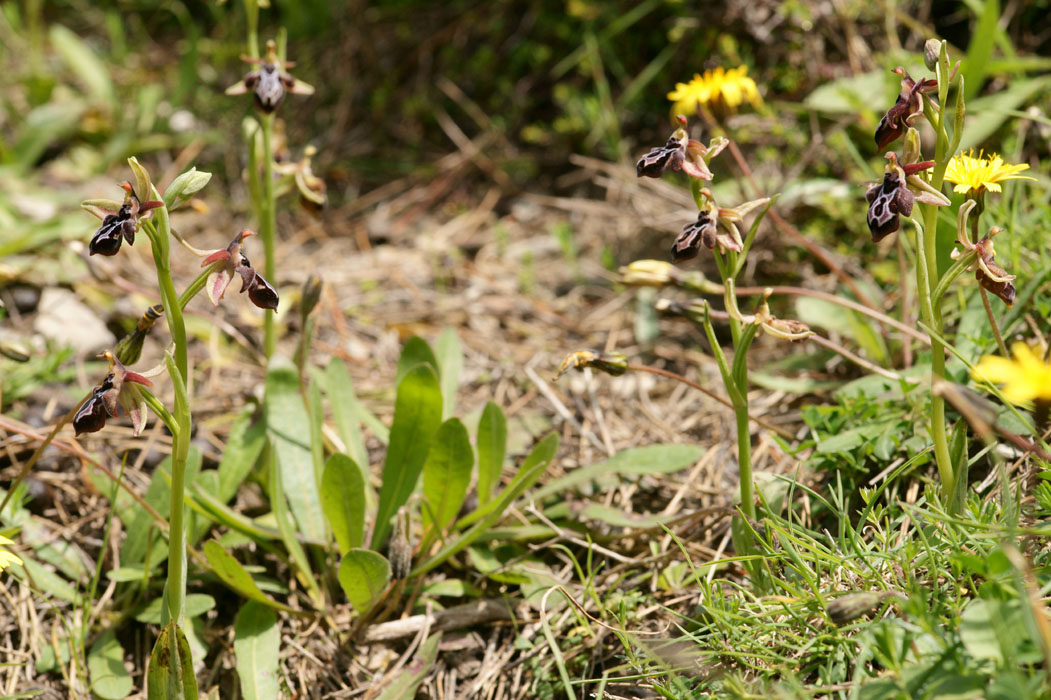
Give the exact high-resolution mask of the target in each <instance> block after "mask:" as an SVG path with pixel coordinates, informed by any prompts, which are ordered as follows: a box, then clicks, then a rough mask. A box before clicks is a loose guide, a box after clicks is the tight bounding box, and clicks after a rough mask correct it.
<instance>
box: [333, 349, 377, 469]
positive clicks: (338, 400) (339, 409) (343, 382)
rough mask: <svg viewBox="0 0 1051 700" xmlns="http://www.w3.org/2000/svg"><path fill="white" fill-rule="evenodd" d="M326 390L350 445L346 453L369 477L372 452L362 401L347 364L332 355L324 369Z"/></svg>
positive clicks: (345, 442)
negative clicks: (367, 445) (368, 447)
mask: <svg viewBox="0 0 1051 700" xmlns="http://www.w3.org/2000/svg"><path fill="white" fill-rule="evenodd" d="M325 393H326V395H327V396H328V402H329V405H330V406H332V417H333V419H335V421H336V430H338V431H339V437H340V439H341V440H343V445H344V446H345V447H346V448H347V454H348V455H350V458H351V459H352V460H354V463H355V464H356V465H358V468H359V469H361V470H362V471H361V476H362V479H367V478H368V474H366V473H365V470H367V469H368V467H369V453H368V450H366V449H365V436H364V434H363V433H362V431H361V419H360V417H359V412H360V411H361V410H362V409H361V404H360V402H359V401H358V397H357V394H355V393H354V384H353V383H352V382H351V381H350V373H349V372H348V371H347V366H346V365H345V364H343V361H342V360H340V359H338V358H333V359H332V361H331V362H329V363H328V367H327V368H326V369H325Z"/></svg>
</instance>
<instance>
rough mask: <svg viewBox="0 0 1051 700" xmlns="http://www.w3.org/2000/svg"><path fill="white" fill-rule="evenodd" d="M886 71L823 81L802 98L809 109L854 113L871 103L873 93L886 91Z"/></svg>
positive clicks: (863, 109) (829, 112) (880, 93)
mask: <svg viewBox="0 0 1051 700" xmlns="http://www.w3.org/2000/svg"><path fill="white" fill-rule="evenodd" d="M886 76H887V72H886V71H882V70H876V71H870V72H868V73H862V74H860V75H851V76H847V77H844V78H837V79H836V80H832V81H829V82H826V83H823V84H822V85H821V86H820V87H818V88H817V89H816V90H814V91H813V92H811V93H810V94H809V95H807V96H806V99H804V100H803V104H804V105H806V106H807V107H809V108H810V109H813V110H816V111H818V112H826V113H828V114H854V113H856V112H861V111H866V110H868V109H870V107H871V105H872V96H873V95H882V94H884V93H885V92H886V90H885V87H886V85H887V82H888V81H887V77H886Z"/></svg>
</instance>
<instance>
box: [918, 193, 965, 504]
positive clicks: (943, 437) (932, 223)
mask: <svg viewBox="0 0 1051 700" xmlns="http://www.w3.org/2000/svg"><path fill="white" fill-rule="evenodd" d="M923 206H924V212H923V213H924V223H925V224H926V225H925V226H920V225H919V223H918V222H916V221H915V220H914V221H913V223H915V224H916V251H917V256H916V292H917V296H918V297H919V301H920V313H921V315H922V316H923V320H924V322H925V323H926V324H927V325H928V326H929V327H930V328H932V329H934V330H935V331H936V333H933V334H931V335H930V340H931V439H933V440H934V458H935V462H936V463H937V466H938V476H939V478H940V479H941V482H942V489H943V490H944V493H945V494H946V495H947V496H951V494H953V493H954V489H955V487H956V470H955V469H954V468H953V464H952V458H951V457H950V455H949V439H948V435H947V434H946V431H945V399H944V398H943V397H942V396H940V395H938V393H937V392H935V391H934V387H935V386H937V385H938V384H939V383H940V382H942V381H944V379H945V347H944V346H943V345H942V341H941V332H942V318H941V312H940V304H937V303H935V301H934V299H933V298H932V297H933V291H934V289H936V288H937V287H938V281H937V279H932V275H931V272H932V269H933V276H934V277H935V278H936V277H937V274H938V272H937V264H938V262H937V247H936V243H937V241H936V238H935V235H936V230H937V229H936V226H937V223H938V222H937V216H938V212H937V209H936V208H935V207H934V206H930V205H923ZM949 502H950V508H953V507H954V505H953V501H952V499H950V501H949Z"/></svg>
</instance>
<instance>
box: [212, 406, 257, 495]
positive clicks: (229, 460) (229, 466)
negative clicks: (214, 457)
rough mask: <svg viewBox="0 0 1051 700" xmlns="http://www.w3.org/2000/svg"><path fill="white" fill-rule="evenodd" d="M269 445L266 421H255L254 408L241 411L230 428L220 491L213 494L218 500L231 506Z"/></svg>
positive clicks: (220, 469)
mask: <svg viewBox="0 0 1051 700" xmlns="http://www.w3.org/2000/svg"><path fill="white" fill-rule="evenodd" d="M265 444H266V423H265V421H262V420H255V419H254V417H253V411H252V409H251V408H247V409H245V410H243V411H241V413H240V414H239V415H238V416H237V418H236V419H235V420H234V424H233V425H232V426H231V427H230V435H229V437H227V439H226V448H225V449H224V450H223V457H222V459H221V460H219V467H218V471H219V490H218V491H217V492H216V493H214V494H212V495H213V496H215V498H216V499H217V500H219V501H220V502H222V503H227V502H228V501H229V500H230V499H231V498H233V497H234V495H235V494H236V493H237V489H238V488H240V486H241V484H242V483H243V482H244V480H245V479H247V478H248V474H249V473H250V472H251V471H252V467H253V466H254V465H255V463H256V462H257V461H258V460H259V454H260V453H261V452H262V451H263V446H264V445H265Z"/></svg>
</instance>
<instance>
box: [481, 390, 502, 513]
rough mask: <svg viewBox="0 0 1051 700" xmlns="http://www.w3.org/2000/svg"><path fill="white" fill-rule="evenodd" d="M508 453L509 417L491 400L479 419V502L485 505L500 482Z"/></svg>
mask: <svg viewBox="0 0 1051 700" xmlns="http://www.w3.org/2000/svg"><path fill="white" fill-rule="evenodd" d="M506 454H507V418H506V417H505V416H504V412H503V410H502V409H501V408H500V407H499V406H498V405H496V404H495V403H493V402H492V401H489V402H488V403H486V404H485V408H484V409H483V410H482V417H481V418H480V419H479V421H478V503H479V505H485V504H486V503H488V502H489V501H490V499H492V497H493V489H494V488H495V487H496V485H497V484H499V483H500V474H501V473H502V471H503V468H504V456H505V455H506Z"/></svg>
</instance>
